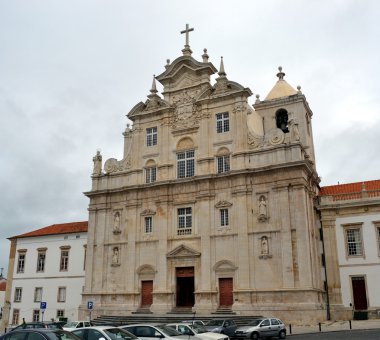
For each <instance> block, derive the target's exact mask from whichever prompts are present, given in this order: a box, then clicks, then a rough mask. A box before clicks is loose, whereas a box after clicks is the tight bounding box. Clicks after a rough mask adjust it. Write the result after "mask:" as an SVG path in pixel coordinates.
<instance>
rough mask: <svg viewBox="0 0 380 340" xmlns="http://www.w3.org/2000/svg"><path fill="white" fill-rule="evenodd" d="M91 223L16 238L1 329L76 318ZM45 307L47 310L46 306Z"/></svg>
mask: <svg viewBox="0 0 380 340" xmlns="http://www.w3.org/2000/svg"><path fill="white" fill-rule="evenodd" d="M87 226H88V223H87V221H84V222H73V223H64V224H54V225H50V226H47V227H44V228H41V229H37V230H33V231H31V232H28V233H25V234H21V235H16V236H12V237H10V238H9V240H10V241H11V247H10V256H9V268H8V281H7V289H6V293H5V305H4V311H3V320H2V325H1V328H2V329H1V330H4V329H5V328H9V327H12V326H15V325H17V324H19V323H21V322H22V319H23V318H25V320H26V321H37V320H39V321H42V320H44V321H46V320H51V319H54V320H58V319H59V318H67V319H68V320H76V319H77V318H78V306H79V304H80V302H81V294H82V289H83V286H84V277H85V276H84V273H85V257H86V246H87ZM43 307H45V308H43Z"/></svg>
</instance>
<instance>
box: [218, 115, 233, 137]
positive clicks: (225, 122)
mask: <svg viewBox="0 0 380 340" xmlns="http://www.w3.org/2000/svg"><path fill="white" fill-rule="evenodd" d="M228 131H230V117H229V113H228V112H222V113H217V114H216V132H217V133H223V132H228Z"/></svg>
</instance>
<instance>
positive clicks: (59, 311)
mask: <svg viewBox="0 0 380 340" xmlns="http://www.w3.org/2000/svg"><path fill="white" fill-rule="evenodd" d="M63 317H65V310H64V309H57V319H59V318H63Z"/></svg>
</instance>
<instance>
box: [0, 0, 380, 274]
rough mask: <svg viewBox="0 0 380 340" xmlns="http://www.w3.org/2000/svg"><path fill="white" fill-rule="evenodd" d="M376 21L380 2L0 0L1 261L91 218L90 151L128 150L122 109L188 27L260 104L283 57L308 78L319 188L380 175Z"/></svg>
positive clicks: (175, 49)
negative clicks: (61, 227)
mask: <svg viewBox="0 0 380 340" xmlns="http://www.w3.org/2000/svg"><path fill="white" fill-rule="evenodd" d="M379 15H380V1H377V0H373V1H370V0H304V1H301V0H277V1H275V0H266V1H258V0H247V1H239V0H236V1H231V0H226V1H223V0H215V1H214V0H213V1H205V0H202V1H179V0H176V1H175V0H173V1H167V0H160V1H154V0H152V1H146V0H139V1H127V0H102V1H100V0H61V1H57V0H39V1H37V0H24V1H21V0H0V119H1V124H0V129H1V130H0V143H1V146H2V147H1V151H0V164H1V167H2V172H1V176H0V185H1V204H0V227H1V229H0V267H3V268H7V265H8V256H9V243H10V242H9V240H7V237H10V236H14V235H18V234H21V233H24V232H27V231H31V230H34V229H38V228H41V227H44V226H47V225H50V224H54V223H64V222H72V221H82V220H86V219H87V218H88V215H87V205H88V199H87V197H85V196H84V195H83V194H82V192H84V191H87V190H89V189H90V186H91V179H90V176H91V172H92V157H93V156H94V154H95V153H96V150H97V149H100V150H101V152H102V155H103V161H105V160H106V159H108V158H111V157H114V158H118V159H120V158H121V157H122V148H123V137H122V132H123V131H124V129H125V125H126V123H127V119H126V117H125V115H126V114H127V113H128V112H129V110H130V109H131V108H132V107H133V106H134V105H135V104H136V103H138V102H140V101H145V100H146V95H147V94H149V89H150V87H151V83H152V76H153V74H156V75H157V74H160V73H161V72H163V71H164V65H165V64H166V59H170V60H174V59H175V58H177V57H179V56H180V55H181V49H182V48H183V45H184V36H183V35H180V31H181V30H183V29H184V28H185V24H186V23H189V24H190V26H191V27H194V28H195V30H194V32H192V33H191V34H190V45H191V48H192V50H193V57H194V58H196V59H198V60H201V55H202V53H203V48H207V49H208V54H209V56H210V61H211V62H212V63H213V64H214V65H215V66H216V67H217V68H219V63H220V56H223V57H224V65H225V70H226V73H227V77H228V78H229V79H230V80H233V81H236V82H238V83H240V84H242V85H244V86H246V87H249V88H250V89H251V90H252V91H253V93H254V94H260V95H261V98H264V97H265V96H266V94H267V93H268V92H269V91H270V89H271V88H272V86H273V85H274V84H275V82H276V80H277V78H276V73H277V67H278V66H279V65H282V66H283V70H284V72H285V73H286V76H285V79H286V80H287V81H288V83H290V84H291V85H292V86H293V87H296V86H297V85H301V86H302V92H303V93H304V94H305V95H306V97H307V99H308V102H309V104H310V106H311V109H312V110H313V113H314V115H313V121H312V122H313V129H314V142H315V147H316V156H317V168H318V172H319V175H320V176H321V178H322V182H321V185H330V184H336V183H337V182H338V181H339V182H340V183H347V182H357V181H363V180H372V179H379V178H380V172H379V169H380V157H379V156H378V150H379V132H378V130H379V126H380V113H379V107H380V96H379V93H380V80H379V76H380V52H379V51H380V47H379V41H380V28H379V27H380V25H379V24H378V18H379ZM159 89H161V87H159ZM254 99H255V98H254V96H252V97H251V100H250V103H251V104H253V102H254ZM5 275H7V273H6V272H5Z"/></svg>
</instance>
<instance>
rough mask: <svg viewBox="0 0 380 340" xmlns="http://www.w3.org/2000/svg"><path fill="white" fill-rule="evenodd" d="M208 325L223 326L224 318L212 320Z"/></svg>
mask: <svg viewBox="0 0 380 340" xmlns="http://www.w3.org/2000/svg"><path fill="white" fill-rule="evenodd" d="M206 326H223V320H210V321H209V322H207V323H206Z"/></svg>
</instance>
